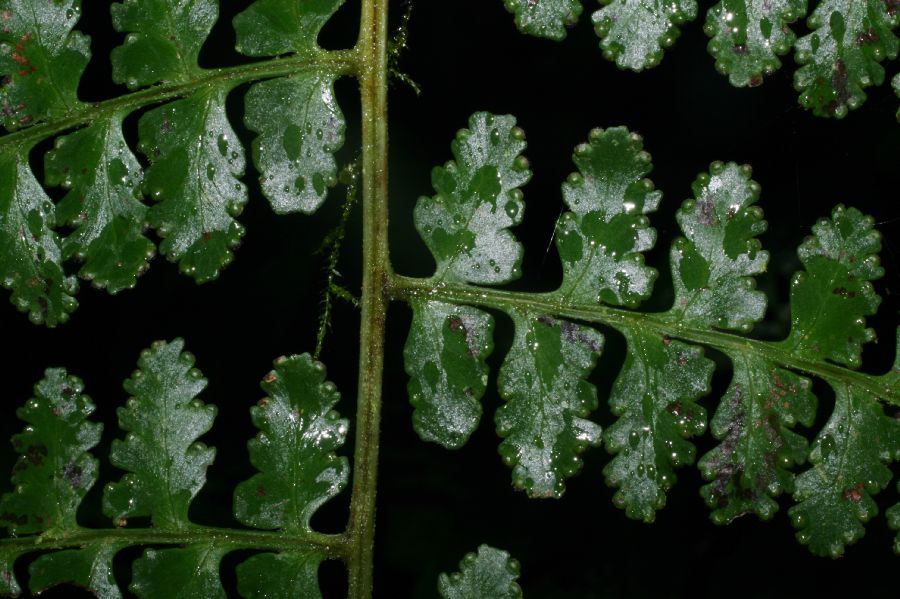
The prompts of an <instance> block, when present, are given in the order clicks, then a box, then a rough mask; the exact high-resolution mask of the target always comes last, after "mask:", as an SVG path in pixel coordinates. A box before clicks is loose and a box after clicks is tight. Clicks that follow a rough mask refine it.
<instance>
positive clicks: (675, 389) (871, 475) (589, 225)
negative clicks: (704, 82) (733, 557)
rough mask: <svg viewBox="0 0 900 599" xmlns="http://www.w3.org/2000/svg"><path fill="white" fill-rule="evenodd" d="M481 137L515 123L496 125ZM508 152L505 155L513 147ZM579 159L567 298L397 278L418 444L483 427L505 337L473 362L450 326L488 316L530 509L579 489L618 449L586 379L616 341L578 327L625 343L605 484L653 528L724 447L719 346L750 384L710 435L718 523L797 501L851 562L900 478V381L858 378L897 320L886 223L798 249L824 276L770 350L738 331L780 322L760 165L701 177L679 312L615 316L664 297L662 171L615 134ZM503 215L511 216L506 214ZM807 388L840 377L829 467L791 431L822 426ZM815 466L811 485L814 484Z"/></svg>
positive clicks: (683, 258) (866, 221)
mask: <svg viewBox="0 0 900 599" xmlns="http://www.w3.org/2000/svg"><path fill="white" fill-rule="evenodd" d="M474 119H475V120H476V121H477V122H483V121H487V120H493V121H494V122H497V121H506V122H512V119H511V117H490V116H486V115H484V114H481V113H480V114H478V115H476V116H475V117H474ZM500 143H501V144H502V143H503V142H502V141H501V142H500ZM513 147H515V146H513ZM493 151H494V152H496V153H500V154H502V148H501V149H493ZM510 151H512V148H510ZM574 160H575V163H576V165H577V166H578V168H579V172H578V173H576V174H574V175H570V177H569V179H568V180H567V182H566V183H565V184H564V185H563V197H564V199H565V202H566V204H567V205H568V206H569V207H570V208H571V209H572V212H570V213H566V214H565V215H564V216H563V217H562V218H561V219H560V225H559V227H558V230H559V231H560V232H561V233H560V234H559V241H558V244H559V249H560V257H561V259H562V260H563V282H562V285H561V286H560V288H559V289H558V290H556V291H553V292H550V293H543V294H537V293H527V292H522V291H503V290H491V289H487V288H483V287H476V286H470V285H466V284H465V283H464V282H463V281H461V280H452V279H451V280H448V279H446V278H441V277H433V278H430V279H410V278H406V277H399V276H398V277H395V280H394V282H393V289H394V294H395V297H397V298H399V299H403V300H406V301H408V302H409V303H410V304H411V305H412V306H413V309H414V313H415V316H414V321H413V330H412V332H411V334H410V339H409V341H408V345H407V352H406V354H405V355H406V361H407V372H408V373H409V374H410V376H411V380H410V383H409V389H410V392H411V401H412V402H413V405H414V406H415V408H416V412H415V416H414V418H416V419H417V424H416V430H417V431H418V432H419V434H420V436H421V437H422V438H423V439H425V440H432V441H438V442H440V443H442V444H444V445H445V446H448V447H454V448H455V447H457V446H458V445H461V443H462V442H464V441H465V438H466V437H467V436H468V435H469V434H470V433H471V431H472V429H473V427H474V426H475V424H476V423H477V415H479V414H480V406H479V405H478V402H477V399H478V397H479V396H480V394H481V391H482V389H483V386H474V385H473V384H472V381H474V380H476V379H477V378H480V379H481V380H484V379H485V377H486V376H487V373H486V370H485V368H484V366H483V365H482V364H481V363H480V362H479V356H480V354H479V353H477V351H476V350H477V349H478V348H482V347H490V345H491V340H490V327H489V326H485V325H482V327H481V328H482V332H481V333H480V335H479V336H478V337H477V339H478V341H477V347H476V348H472V347H470V346H469V345H468V344H467V343H465V341H466V340H468V339H470V338H471V339H472V340H474V339H475V337H473V336H471V334H470V333H469V332H468V330H469V327H467V326H461V327H458V328H462V329H463V334H461V335H460V334H458V335H457V336H456V337H452V336H451V337H448V335H449V334H450V332H451V331H450V329H451V328H452V323H453V322H455V320H454V317H453V316H452V315H453V314H459V315H462V314H467V315H468V316H467V317H468V318H469V320H470V321H473V322H474V319H475V318H476V316H475V315H477V318H480V319H482V320H483V321H484V322H486V323H487V322H491V320H490V319H491V316H490V315H489V314H487V313H485V312H483V311H482V310H483V309H484V308H490V309H494V310H498V311H501V312H503V313H506V314H507V315H509V316H510V318H511V319H512V321H513V323H514V325H515V329H516V335H515V339H514V341H513V344H512V347H511V349H510V350H509V353H508V355H507V356H506V359H505V361H504V363H503V366H502V367H501V368H500V371H499V373H498V380H497V387H498V391H499V393H500V395H501V397H503V398H504V399H505V400H506V401H507V403H506V404H505V405H503V406H502V407H500V408H499V409H498V411H497V414H496V417H495V420H496V423H497V432H498V434H499V435H500V437H502V438H503V439H504V440H503V442H502V443H501V445H500V454H501V456H502V458H503V461H504V462H505V463H506V464H507V465H509V466H511V467H513V482H514V484H515V486H517V487H519V488H522V489H525V490H526V491H527V492H528V494H529V495H530V496H537V497H559V496H561V495H562V493H563V491H564V483H563V481H564V479H566V478H568V477H570V476H572V475H574V474H575V473H576V472H577V471H578V470H579V464H580V458H579V457H578V454H579V453H580V452H581V451H583V450H584V449H586V448H587V447H588V446H590V445H596V444H598V443H599V441H600V439H601V435H600V427H599V425H597V424H595V423H593V422H591V421H590V420H587V417H588V415H589V413H590V412H591V411H592V410H593V409H595V408H596V406H597V397H596V391H595V389H594V387H593V386H592V385H591V384H590V383H588V381H587V376H588V375H589V374H590V372H591V370H592V369H593V366H594V360H595V358H596V356H597V355H598V354H599V353H600V350H601V348H602V344H603V337H602V335H601V334H600V333H599V332H597V331H595V330H593V329H592V328H591V327H590V326H588V325H587V324H581V323H577V322H573V321H572V320H575V321H582V322H586V323H598V324H603V325H605V326H608V327H611V328H613V329H615V330H617V331H618V332H620V333H621V334H622V335H623V336H624V337H625V341H626V345H627V354H626V358H625V365H624V367H623V368H622V370H621V372H620V373H619V376H618V378H617V379H616V381H615V383H614V384H613V388H612V393H611V396H610V398H609V402H610V407H611V409H612V412H613V414H614V415H615V416H616V417H617V418H618V419H617V421H616V422H614V423H613V424H612V425H610V426H609V427H608V429H607V430H606V432H605V433H604V434H603V436H602V439H603V441H604V442H605V444H606V447H607V449H608V450H609V451H610V452H611V453H613V454H614V458H613V459H612V461H610V463H609V464H608V465H607V466H606V468H605V469H604V475H605V477H606V481H607V483H608V484H609V485H610V486H613V487H616V488H617V490H616V492H615V495H614V497H613V501H614V503H615V504H616V505H617V506H619V507H622V508H624V509H625V511H626V514H627V515H628V516H629V517H632V518H637V519H641V520H644V521H648V522H649V521H652V520H653V519H654V517H655V512H656V511H657V510H659V509H660V508H662V507H663V506H664V505H665V493H666V491H667V490H668V489H669V488H670V487H671V486H672V485H673V484H674V482H675V470H676V469H677V468H678V467H681V466H684V465H687V464H691V463H693V461H694V459H695V453H696V449H695V447H694V446H693V444H692V443H691V442H690V441H689V439H690V438H691V437H694V436H697V435H700V434H702V433H703V432H704V431H705V429H706V410H705V408H704V407H702V406H701V405H699V403H698V402H699V400H700V399H701V398H702V397H703V396H704V395H706V394H708V393H709V390H710V385H709V382H710V377H711V375H712V371H713V363H712V362H711V361H710V360H708V359H707V358H705V357H704V356H703V349H702V346H707V347H710V348H714V349H717V350H719V351H721V352H723V353H724V354H725V355H726V356H727V357H728V358H729V359H730V360H731V363H732V366H733V369H734V374H733V378H732V381H731V383H730V385H729V387H728V389H727V391H726V392H725V395H724V396H723V397H722V398H721V400H720V401H719V405H718V408H717V409H716V411H715V416H714V417H713V420H712V424H711V432H712V434H713V436H714V437H715V438H716V439H718V440H719V445H718V446H717V447H715V448H714V449H713V450H711V451H710V452H708V453H707V454H706V455H705V456H703V458H702V459H701V460H700V463H699V467H700V470H701V472H702V474H703V476H704V478H706V479H707V480H708V481H710V482H709V484H707V485H705V486H704V487H703V489H702V494H703V496H704V498H705V499H706V502H707V503H708V504H709V505H710V507H711V508H712V510H713V512H712V518H713V520H714V521H715V522H717V523H727V522H729V521H731V520H733V519H734V518H736V517H738V516H741V515H744V514H749V513H755V514H757V515H758V516H759V517H760V518H763V519H768V518H770V517H771V516H772V515H773V514H774V513H775V511H776V510H777V509H778V504H777V502H776V501H775V500H774V498H776V497H778V496H779V495H781V494H782V493H785V492H788V493H793V495H794V499H795V501H797V502H798V503H797V505H795V506H794V507H793V508H791V514H792V516H793V518H794V522H795V524H796V525H797V526H798V528H800V529H801V530H800V532H799V533H798V539H799V540H800V541H801V542H802V543H805V544H809V546H810V549H811V550H812V551H813V552H815V553H821V554H828V555H839V554H840V553H841V552H842V551H843V547H844V545H845V544H848V543H851V542H853V541H855V540H856V539H858V538H859V537H860V536H861V535H862V532H863V529H862V526H861V524H860V521H866V520H868V519H869V518H870V517H871V516H872V515H874V513H875V504H874V503H873V502H872V501H871V497H870V496H871V495H874V494H876V493H878V492H879V491H880V490H882V489H884V488H885V486H886V485H887V484H888V482H889V481H890V478H891V475H890V470H889V469H887V468H886V464H888V463H890V462H891V461H893V460H896V459H900V435H898V432H897V431H900V429H898V428H897V422H896V421H895V420H894V419H893V418H889V417H888V416H887V415H885V413H884V408H883V405H882V404H890V405H900V393H898V389H900V387H898V384H897V383H898V381H900V379H898V376H897V373H896V372H892V373H890V374H887V375H884V376H881V377H878V376H871V375H866V374H861V373H858V372H854V371H853V370H851V369H854V368H857V367H858V366H859V362H860V348H861V346H862V344H863V343H865V342H867V341H871V340H872V339H873V338H874V334H873V333H872V332H871V330H870V329H867V328H866V326H865V316H867V315H871V314H873V313H874V312H875V308H876V307H877V305H878V302H879V298H878V296H877V295H876V294H875V292H874V289H873V287H872V284H871V282H870V281H871V280H874V279H877V278H878V277H880V276H881V275H882V274H883V269H882V268H881V267H880V266H879V264H878V258H877V252H878V250H879V247H880V246H879V236H878V233H877V232H876V231H875V230H874V229H873V221H872V219H870V218H868V217H864V216H863V215H862V214H861V213H860V212H858V211H857V210H854V209H852V208H849V209H848V208H844V207H842V206H838V207H837V208H835V209H834V211H833V213H832V218H831V219H822V221H820V222H819V223H818V224H817V225H816V226H815V227H814V228H813V233H814V235H813V236H811V237H810V238H808V239H807V240H806V241H804V242H803V244H802V245H801V246H800V250H799V251H800V259H801V261H802V262H803V264H804V266H805V267H806V271H805V272H804V273H800V274H798V275H797V276H795V277H794V281H793V283H792V285H791V310H792V329H791V333H790V335H789V336H788V338H787V339H785V340H783V341H774V342H764V341H756V340H753V339H751V338H748V337H742V336H738V335H736V334H734V333H732V332H729V331H737V332H740V333H748V332H749V331H750V330H751V329H752V327H753V325H754V324H756V323H758V322H759V321H761V320H762V318H763V316H764V312H765V307H766V297H765V295H764V294H763V293H761V292H760V291H757V290H756V289H755V280H754V278H753V277H754V276H755V275H758V274H760V273H762V272H764V271H765V268H766V264H767V261H768V253H767V252H766V251H765V250H763V249H762V247H761V244H760V242H759V240H758V239H757V236H758V235H760V234H762V233H763V232H764V231H765V230H766V222H765V220H763V215H762V210H761V209H760V208H759V207H758V206H757V205H756V202H757V201H758V199H759V194H760V187H759V185H758V184H757V183H756V182H754V181H753V180H752V179H751V178H750V167H749V166H738V165H737V164H734V163H728V164H725V163H722V162H714V163H713V164H712V165H711V167H710V172H709V173H703V174H701V175H700V176H699V177H698V178H697V180H696V181H695V183H694V185H693V191H694V198H692V199H689V200H687V201H685V202H684V204H683V205H682V207H681V209H680V210H679V211H678V212H677V215H676V216H677V220H678V224H679V225H680V227H681V230H682V232H683V234H684V237H681V238H677V239H676V240H675V241H674V242H673V244H672V250H671V254H670V255H671V268H672V280H673V286H674V291H675V294H674V295H675V298H674V302H673V305H672V307H671V309H669V310H667V311H665V312H661V313H641V312H639V311H628V310H623V309H620V308H617V307H616V306H618V305H628V306H636V305H637V303H638V302H639V301H640V300H642V299H646V298H647V297H648V296H649V295H650V284H651V283H652V281H653V279H654V278H655V271H654V270H653V269H652V268H650V267H647V266H644V262H643V254H642V252H644V251H646V250H648V249H650V248H651V247H652V245H653V241H654V240H655V235H654V231H653V229H651V228H650V226H649V223H648V221H647V217H646V216H645V214H646V213H648V212H651V211H652V210H654V209H655V208H656V206H657V204H658V202H659V198H660V194H659V192H657V191H653V186H652V184H651V183H650V182H649V181H648V180H646V179H644V178H643V177H644V176H645V175H646V174H648V173H649V171H650V157H649V155H648V154H647V153H646V152H644V151H643V149H642V145H641V141H640V138H639V137H638V136H635V135H632V134H631V133H629V132H628V131H627V130H625V129H624V128H614V129H609V130H606V131H601V130H596V131H593V132H592V133H591V135H590V141H589V143H588V144H583V145H581V146H579V147H578V148H577V149H576V152H575V156H574ZM439 182H440V180H438V184H439ZM436 187H437V184H436ZM470 197H474V198H477V197H478V196H477V195H476V194H472V195H471V196H470ZM422 202H423V200H420V206H421V203H422ZM492 209H493V210H494V213H495V214H496V213H499V212H500V208H499V206H498V205H496V204H495V205H494V206H493V207H492ZM419 211H420V208H418V207H417V213H416V216H417V224H421V223H420V221H419ZM420 228H421V227H420ZM460 235H462V234H460ZM423 238H425V239H426V241H428V239H429V238H428V237H425V236H424V235H423ZM429 247H430V248H431V249H432V252H433V253H435V256H436V258H437V260H438V264H441V262H440V258H439V256H438V254H437V252H435V249H434V248H433V247H431V245H429ZM454 249H456V250H457V251H461V252H463V251H466V248H462V246H455V247H454ZM518 259H519V258H518V257H516V260H518ZM464 280H465V279H464ZM468 280H472V279H468ZM492 282H496V281H492ZM604 303H606V304H610V305H609V306H605V305H603V304H604ZM476 308H477V309H476ZM424 319H433V322H434V324H433V325H432V329H433V332H432V339H438V338H440V336H441V335H443V337H444V339H445V341H444V342H443V344H442V345H440V346H439V347H438V346H436V347H434V348H430V349H428V350H426V351H423V348H426V347H427V344H426V343H424V342H423V341H422V335H423V332H422V327H423V324H422V323H423V320H424ZM459 319H460V318H457V319H456V320H459ZM439 327H440V328H439ZM447 339H451V340H453V343H448V342H447V341H446V340H447ZM836 363H837V364H843V365H845V366H847V367H849V368H850V369H848V368H846V367H842V366H838V365H836ZM475 366H478V368H477V369H476V370H474V371H473V367H475ZM801 373H803V374H806V375H813V376H817V377H819V378H822V379H824V380H825V381H826V382H827V383H828V384H829V385H831V386H832V387H833V388H834V389H835V392H836V394H837V405H836V407H835V412H834V414H833V415H832V418H831V420H830V421H829V423H828V424H827V425H826V426H825V428H824V429H823V430H822V431H820V432H819V435H818V437H817V438H816V441H815V442H814V443H813V446H812V450H810V449H809V444H808V441H807V440H806V439H805V438H804V437H803V436H802V435H801V434H799V433H797V432H795V431H794V430H792V429H793V428H794V427H795V426H796V425H797V424H798V423H799V424H803V425H804V426H811V425H812V423H813V421H814V419H815V411H816V403H817V402H816V398H815V396H814V395H813V394H812V392H811V381H810V380H809V378H807V377H806V376H802V375H801ZM448 381H457V383H456V384H455V385H450V384H447V382H448ZM423 389H425V390H426V392H423ZM473 389H477V391H478V392H477V393H473V392H472V390H473ZM422 414H427V415H428V419H429V422H431V423H450V422H464V423H465V424H466V428H465V429H464V431H463V432H464V435H457V436H456V437H455V438H454V442H453V443H447V442H446V439H447V438H446V437H442V436H441V435H438V434H434V433H433V432H431V431H429V430H428V429H425V430H423V427H422V426H421V421H420V419H421V417H422V416H421V415H422ZM837 456H845V457H847V459H846V460H845V459H844V458H840V459H839V458H838V457H837ZM807 458H808V459H809V460H810V462H811V464H812V468H810V469H809V470H807V471H806V472H803V473H800V474H799V475H798V474H797V467H798V466H799V465H801V464H803V463H804V462H805V461H806V460H807ZM895 511H896V510H895ZM895 511H894V512H891V513H892V515H893V514H895ZM894 518H896V516H894Z"/></svg>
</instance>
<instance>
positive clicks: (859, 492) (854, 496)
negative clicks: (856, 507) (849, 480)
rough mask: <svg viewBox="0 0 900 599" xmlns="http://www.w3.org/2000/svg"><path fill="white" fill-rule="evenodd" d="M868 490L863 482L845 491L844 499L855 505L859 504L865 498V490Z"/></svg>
mask: <svg viewBox="0 0 900 599" xmlns="http://www.w3.org/2000/svg"><path fill="white" fill-rule="evenodd" d="M865 488H866V485H865V484H864V483H862V482H858V483H856V486H855V487H849V488H847V489H844V493H843V495H844V499H846V500H847V501H852V502H853V503H859V502H860V500H862V498H863V490H864V489H865Z"/></svg>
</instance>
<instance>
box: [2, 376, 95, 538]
mask: <svg viewBox="0 0 900 599" xmlns="http://www.w3.org/2000/svg"><path fill="white" fill-rule="evenodd" d="M83 390H84V386H83V385H82V383H81V381H80V380H78V379H77V378H75V377H73V376H69V375H68V374H67V373H66V371H65V370H63V369H61V368H51V369H48V370H47V371H46V372H45V373H44V378H43V379H42V380H41V381H40V382H39V383H38V384H37V385H35V388H34V397H33V398H32V399H30V400H29V401H27V402H26V403H25V406H24V407H22V408H19V410H17V411H16V415H17V416H18V417H19V418H20V419H21V420H24V421H25V422H27V423H28V426H27V427H26V428H25V430H24V431H23V432H21V433H19V434H17V435H15V436H14V437H13V447H15V448H16V451H17V452H18V453H19V460H18V462H17V463H16V467H15V468H14V469H13V477H12V481H13V484H14V485H15V491H13V492H12V493H6V494H4V495H3V497H2V498H0V514H2V515H0V523H2V525H3V526H5V527H6V528H8V529H9V532H10V533H11V534H13V535H24V534H30V533H46V534H48V535H49V536H53V535H57V534H64V533H65V532H66V531H71V530H73V529H76V528H78V523H77V521H76V519H75V514H76V512H77V511H78V506H79V505H80V504H81V500H82V499H83V498H84V496H85V495H86V494H87V492H88V490H89V489H90V488H91V487H92V486H93V485H94V482H96V480H97V459H96V458H94V456H92V455H91V454H90V453H88V450H89V449H91V448H92V447H94V446H95V445H96V444H97V443H98V442H99V441H100V431H101V430H102V428H103V426H102V425H101V424H98V423H95V422H91V421H89V420H87V417H88V416H89V415H90V414H91V413H92V412H93V411H94V404H93V403H91V400H90V398H88V397H87V396H86V395H83V394H82V393H81V392H82V391H83Z"/></svg>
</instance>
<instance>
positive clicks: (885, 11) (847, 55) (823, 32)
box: [794, 0, 900, 118]
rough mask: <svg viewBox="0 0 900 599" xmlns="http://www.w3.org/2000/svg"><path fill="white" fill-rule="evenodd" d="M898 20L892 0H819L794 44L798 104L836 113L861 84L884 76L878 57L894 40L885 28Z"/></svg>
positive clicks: (861, 95)
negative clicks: (804, 31) (808, 31)
mask: <svg viewBox="0 0 900 599" xmlns="http://www.w3.org/2000/svg"><path fill="white" fill-rule="evenodd" d="M898 23H900V11H898V10H897V7H896V5H894V3H893V1H892V0H890V1H885V0H822V2H820V3H819V5H818V7H817V8H816V9H815V10H814V11H813V13H812V15H811V16H810V18H809V21H808V25H809V27H810V28H811V29H812V30H813V32H812V33H810V34H808V35H805V36H803V37H802V38H800V39H799V40H797V44H796V49H797V53H796V59H797V62H798V63H800V64H801V65H803V66H801V67H800V68H799V69H798V70H797V72H796V73H795V74H794V87H796V88H797V89H798V90H800V104H802V105H803V106H805V107H806V108H809V109H812V111H813V112H814V113H815V114H816V115H818V116H834V117H838V118H841V117H843V116H845V115H846V114H847V111H848V110H852V109H854V108H857V107H858V106H859V105H860V104H862V103H863V101H865V99H866V94H865V92H864V91H863V90H864V89H865V88H866V87H869V86H870V85H880V84H881V83H882V82H883V81H884V67H882V66H881V64H880V63H881V62H882V61H883V60H884V59H885V58H894V57H896V56H897V51H898V49H900V40H898V39H897V36H896V35H894V33H893V32H892V31H891V30H892V29H894V28H895V27H896V26H897V24H898Z"/></svg>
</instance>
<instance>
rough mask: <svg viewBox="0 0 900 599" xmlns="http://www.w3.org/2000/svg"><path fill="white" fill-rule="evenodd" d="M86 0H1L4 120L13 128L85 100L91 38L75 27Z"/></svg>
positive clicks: (0, 103) (0, 112) (0, 109)
mask: <svg viewBox="0 0 900 599" xmlns="http://www.w3.org/2000/svg"><path fill="white" fill-rule="evenodd" d="M80 14H81V2H80V0H57V1H54V2H47V0H5V1H4V2H2V3H0V21H2V26H0V76H2V79H3V85H2V86H0V124H2V125H3V126H4V127H6V128H7V129H9V130H12V129H17V128H19V127H22V126H25V125H29V124H31V123H33V122H37V121H43V120H46V119H48V118H53V117H59V116H62V115H64V114H66V113H68V112H70V111H72V110H73V109H75V108H78V107H79V106H80V105H81V102H80V101H79V100H78V81H79V80H80V79H81V74H82V72H83V71H84V68H85V66H87V63H88V60H89V58H90V56H91V51H90V40H89V38H88V37H87V36H85V35H82V34H81V33H80V32H78V31H74V30H73V27H74V26H75V23H76V22H77V21H78V17H79V15H80Z"/></svg>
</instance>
